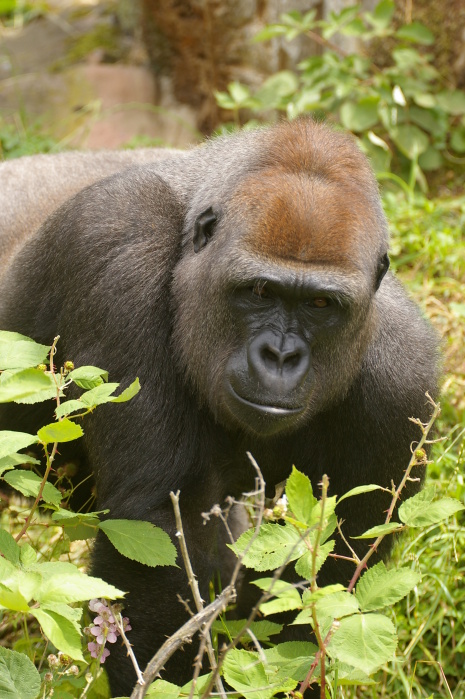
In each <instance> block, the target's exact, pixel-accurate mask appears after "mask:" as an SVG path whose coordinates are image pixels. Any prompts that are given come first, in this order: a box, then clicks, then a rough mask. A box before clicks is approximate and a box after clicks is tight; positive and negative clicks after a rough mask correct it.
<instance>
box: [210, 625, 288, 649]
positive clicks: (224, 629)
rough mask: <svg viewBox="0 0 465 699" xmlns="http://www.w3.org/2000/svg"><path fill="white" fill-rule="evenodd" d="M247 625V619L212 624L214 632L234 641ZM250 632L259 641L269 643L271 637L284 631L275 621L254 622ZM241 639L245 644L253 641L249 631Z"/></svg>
mask: <svg viewBox="0 0 465 699" xmlns="http://www.w3.org/2000/svg"><path fill="white" fill-rule="evenodd" d="M246 623H247V619H236V620H230V619H228V620H227V621H226V620H217V621H214V622H213V624H212V631H214V632H216V633H221V634H223V635H225V636H228V638H230V639H233V638H236V637H237V636H238V635H239V633H240V632H241V631H242V629H243V628H244V626H245V624H246ZM250 630H251V631H252V633H253V634H254V636H255V638H256V639H257V640H258V641H269V640H270V636H275V635H276V634H278V633H281V631H282V630H283V624H276V623H275V622H274V621H268V620H266V621H253V622H252V623H251V624H250ZM240 638H241V640H242V642H243V643H244V642H245V643H250V642H251V641H252V637H251V636H249V634H248V633H247V631H244V633H242V634H241V636H240Z"/></svg>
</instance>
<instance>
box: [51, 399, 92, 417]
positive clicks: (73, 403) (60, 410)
mask: <svg viewBox="0 0 465 699" xmlns="http://www.w3.org/2000/svg"><path fill="white" fill-rule="evenodd" d="M87 409H88V408H87V406H86V405H83V404H82V403H81V401H80V400H67V401H65V402H64V403H61V404H60V405H59V406H58V407H57V408H56V409H55V415H56V417H57V419H60V418H62V417H65V416H67V415H71V413H75V412H76V411H77V410H87Z"/></svg>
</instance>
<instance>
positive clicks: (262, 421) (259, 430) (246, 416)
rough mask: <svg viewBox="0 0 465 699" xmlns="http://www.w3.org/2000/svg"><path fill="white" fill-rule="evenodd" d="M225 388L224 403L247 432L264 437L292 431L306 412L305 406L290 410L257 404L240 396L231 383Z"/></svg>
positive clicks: (278, 406)
mask: <svg viewBox="0 0 465 699" xmlns="http://www.w3.org/2000/svg"><path fill="white" fill-rule="evenodd" d="M225 388H226V390H225V393H224V401H225V404H226V406H227V407H228V411H229V412H230V413H232V414H233V416H234V417H235V419H236V420H237V421H238V422H239V423H240V424H241V426H242V427H243V428H245V429H246V430H247V431H252V432H254V433H255V434H258V435H262V436H264V437H266V436H269V435H271V434H274V433H276V432H281V431H283V430H286V431H290V430H292V429H293V428H294V426H295V427H296V426H297V424H298V423H299V417H300V416H301V415H302V414H303V413H304V411H305V406H298V407H296V408H289V407H283V406H280V405H264V404H262V403H255V402H253V401H250V400H248V399H247V398H243V397H242V396H240V395H239V394H238V393H237V392H236V391H235V390H234V388H233V387H232V386H231V384H230V383H229V382H227V383H226V387H225Z"/></svg>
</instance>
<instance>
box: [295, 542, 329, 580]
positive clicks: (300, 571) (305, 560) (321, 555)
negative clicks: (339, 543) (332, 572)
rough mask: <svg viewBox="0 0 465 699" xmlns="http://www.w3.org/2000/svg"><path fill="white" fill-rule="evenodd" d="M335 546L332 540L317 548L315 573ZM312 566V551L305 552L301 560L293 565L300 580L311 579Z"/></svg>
mask: <svg viewBox="0 0 465 699" xmlns="http://www.w3.org/2000/svg"><path fill="white" fill-rule="evenodd" d="M335 545H336V542H335V541H334V540H332V541H327V542H326V543H325V544H321V545H320V546H319V547H318V551H317V555H316V569H315V573H318V571H319V570H320V568H321V566H322V565H323V563H324V562H325V561H326V559H327V558H328V556H329V554H330V553H331V551H332V550H333V549H334V546H335ZM312 565H313V553H312V551H306V552H305V553H304V555H303V556H301V558H299V560H298V561H297V563H296V564H295V571H296V573H297V575H300V577H301V578H304V580H311V579H312V575H313V572H312Z"/></svg>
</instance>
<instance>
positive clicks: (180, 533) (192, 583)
mask: <svg viewBox="0 0 465 699" xmlns="http://www.w3.org/2000/svg"><path fill="white" fill-rule="evenodd" d="M170 498H171V502H172V503H173V509H174V516H175V519H176V529H177V531H176V536H177V538H178V541H179V546H180V548H181V553H182V558H183V561H184V567H185V569H186V573H187V578H188V581H189V587H190V588H191V591H192V596H193V597H194V602H195V606H196V608H197V611H198V612H200V611H201V610H202V609H203V608H204V603H203V600H202V597H201V595H200V590H199V584H198V582H197V578H196V577H195V574H194V571H193V569H192V564H191V561H190V558H189V552H188V550H187V544H186V538H185V536H184V528H183V525H182V518H181V511H180V509H179V490H178V491H177V493H173V492H171V493H170ZM204 639H205V646H206V650H207V655H208V659H209V661H210V667H211V669H212V670H215V668H216V658H215V652H214V650H213V646H212V642H211V638H210V636H209V634H208V633H206V634H204ZM200 664H201V658H200V662H199V663H198V669H199V670H200ZM197 675H198V673H197ZM216 686H217V689H218V692H219V694H220V696H221V697H222V699H226V693H225V691H224V687H223V683H222V681H221V678H220V677H218V678H217V681H216ZM194 689H195V683H193V684H192V688H191V692H190V695H189V699H192V695H193V693H194Z"/></svg>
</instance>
